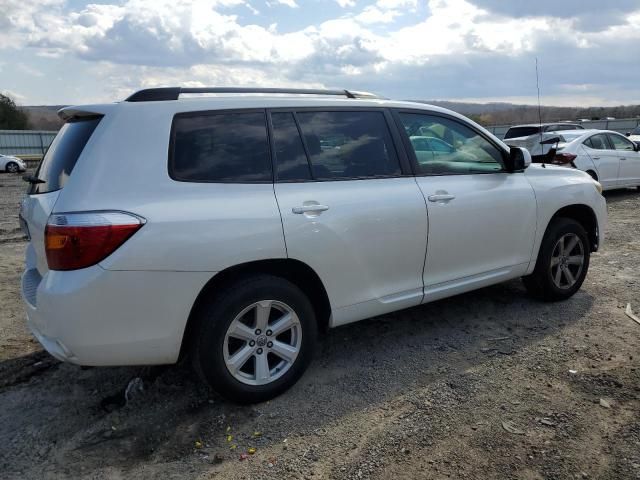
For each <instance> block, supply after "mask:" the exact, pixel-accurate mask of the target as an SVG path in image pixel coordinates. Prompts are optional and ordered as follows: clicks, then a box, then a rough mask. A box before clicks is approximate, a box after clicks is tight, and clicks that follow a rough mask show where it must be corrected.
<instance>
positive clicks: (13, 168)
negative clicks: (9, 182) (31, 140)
mask: <svg viewBox="0 0 640 480" xmlns="http://www.w3.org/2000/svg"><path fill="white" fill-rule="evenodd" d="M5 168H6V170H7V173H17V172H18V171H19V170H20V166H19V165H18V164H17V163H16V162H9V163H7V166H6V167H5Z"/></svg>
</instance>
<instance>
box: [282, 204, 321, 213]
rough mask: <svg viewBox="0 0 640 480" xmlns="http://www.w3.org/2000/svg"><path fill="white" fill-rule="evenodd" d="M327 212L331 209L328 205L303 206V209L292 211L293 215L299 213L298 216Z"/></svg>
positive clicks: (296, 208) (293, 209) (295, 208)
mask: <svg viewBox="0 0 640 480" xmlns="http://www.w3.org/2000/svg"><path fill="white" fill-rule="evenodd" d="M327 210H329V207H327V206H326V205H318V204H314V205H303V206H302V207H293V208H292V209H291V211H292V212H293V213H297V214H298V215H302V214H303V213H319V212H326V211H327Z"/></svg>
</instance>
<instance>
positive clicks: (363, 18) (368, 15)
mask: <svg viewBox="0 0 640 480" xmlns="http://www.w3.org/2000/svg"><path fill="white" fill-rule="evenodd" d="M398 15H399V13H398V12H397V11H396V10H384V11H383V10H380V9H379V8H378V7H376V6H374V5H369V6H367V7H366V8H365V9H364V10H362V12H360V13H359V14H358V15H356V16H355V18H356V20H358V21H359V22H361V23H364V24H373V23H391V22H393V19H394V18H395V17H397V16H398Z"/></svg>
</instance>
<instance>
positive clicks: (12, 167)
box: [0, 154, 27, 173]
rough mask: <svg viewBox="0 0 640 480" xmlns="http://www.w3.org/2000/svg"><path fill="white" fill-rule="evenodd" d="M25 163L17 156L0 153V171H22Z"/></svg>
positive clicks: (25, 166) (24, 168)
mask: <svg viewBox="0 0 640 480" xmlns="http://www.w3.org/2000/svg"><path fill="white" fill-rule="evenodd" d="M26 169H27V165H26V164H25V163H24V161H23V160H22V159H20V158H18V157H12V156H10V155H2V154H0V172H7V173H18V172H24V171H25V170H26Z"/></svg>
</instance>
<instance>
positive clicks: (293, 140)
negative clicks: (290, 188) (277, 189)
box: [271, 112, 311, 181]
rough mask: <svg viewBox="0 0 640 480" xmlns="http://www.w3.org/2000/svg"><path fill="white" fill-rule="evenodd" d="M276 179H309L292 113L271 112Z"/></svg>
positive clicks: (306, 162) (307, 167)
mask: <svg viewBox="0 0 640 480" xmlns="http://www.w3.org/2000/svg"><path fill="white" fill-rule="evenodd" d="M271 123H272V125H273V144H274V149H275V153H276V165H277V178H278V180H285V181H286V180H310V179H311V171H310V170H309V162H308V161H307V155H306V154H305V153H304V146H303V145H302V139H301V138H300V134H299V132H298V127H297V126H296V122H295V120H294V118H293V113H291V112H287V113H272V114H271Z"/></svg>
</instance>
